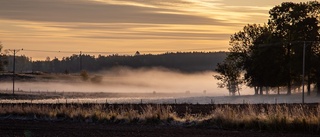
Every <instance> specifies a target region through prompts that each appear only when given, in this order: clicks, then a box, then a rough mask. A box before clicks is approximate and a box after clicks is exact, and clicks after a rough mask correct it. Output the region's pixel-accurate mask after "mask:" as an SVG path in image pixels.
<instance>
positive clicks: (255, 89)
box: [254, 86, 259, 95]
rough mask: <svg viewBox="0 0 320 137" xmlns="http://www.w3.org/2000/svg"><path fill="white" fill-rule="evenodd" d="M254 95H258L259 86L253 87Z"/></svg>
mask: <svg viewBox="0 0 320 137" xmlns="http://www.w3.org/2000/svg"><path fill="white" fill-rule="evenodd" d="M254 95H259V87H257V86H255V87H254Z"/></svg>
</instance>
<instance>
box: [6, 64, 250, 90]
mask: <svg viewBox="0 0 320 137" xmlns="http://www.w3.org/2000/svg"><path fill="white" fill-rule="evenodd" d="M94 75H98V76H102V77H103V79H102V82H101V83H99V84H94V83H91V82H90V81H86V82H74V81H73V82H66V81H56V82H17V83H16V90H18V89H19V90H22V91H56V92H110V93H154V92H155V93H183V94H186V93H190V95H198V96H199V95H203V96H207V95H210V96H225V95H228V91H227V90H226V89H221V88H218V86H217V82H218V81H217V80H216V79H214V77H213V75H216V73H215V72H211V71H210V72H209V71H208V72H201V73H191V74H189V73H181V72H178V71H171V70H168V69H163V68H152V69H146V68H143V69H128V68H115V69H112V70H108V71H103V72H99V73H96V74H92V73H90V72H89V76H91V77H93V76H94ZM0 89H1V90H11V89H12V83H11V82H4V83H1V87H0ZM241 94H242V95H248V94H253V91H252V89H250V88H246V87H243V89H242V91H241Z"/></svg>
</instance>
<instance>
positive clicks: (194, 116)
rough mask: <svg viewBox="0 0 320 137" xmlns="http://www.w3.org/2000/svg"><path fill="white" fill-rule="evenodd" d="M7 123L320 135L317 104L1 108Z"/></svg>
mask: <svg viewBox="0 0 320 137" xmlns="http://www.w3.org/2000/svg"><path fill="white" fill-rule="evenodd" d="M0 116H1V119H2V120H5V119H20V120H21V119H23V120H40V121H72V122H80V123H81V122H84V123H109V124H137V125H170V126H181V127H196V128H214V129H221V130H236V131H265V132H280V133H281V132H291V133H308V134H319V133H320V105H319V104H308V105H300V104H277V105H268V104H256V105H249V104H242V105H191V104H167V105H156V104H27V103H23V104H1V105H0Z"/></svg>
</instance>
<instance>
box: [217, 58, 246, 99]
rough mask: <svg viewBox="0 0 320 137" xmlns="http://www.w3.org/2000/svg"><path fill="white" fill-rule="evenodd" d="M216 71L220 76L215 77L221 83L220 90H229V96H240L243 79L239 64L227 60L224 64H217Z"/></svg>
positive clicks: (219, 84)
mask: <svg viewBox="0 0 320 137" xmlns="http://www.w3.org/2000/svg"><path fill="white" fill-rule="evenodd" d="M216 71H217V72H218V73H220V75H215V76H214V77H215V78H216V79H217V80H220V81H221V82H220V83H218V86H219V87H220V88H225V87H226V88H227V89H228V91H229V94H232V95H233V96H234V95H235V94H236V92H238V94H239V95H240V85H241V84H242V79H241V69H240V67H238V66H237V62H234V60H232V59H226V60H224V62H223V63H221V64H220V63H218V64H217V69H216Z"/></svg>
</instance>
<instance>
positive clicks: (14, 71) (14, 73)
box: [9, 49, 23, 95]
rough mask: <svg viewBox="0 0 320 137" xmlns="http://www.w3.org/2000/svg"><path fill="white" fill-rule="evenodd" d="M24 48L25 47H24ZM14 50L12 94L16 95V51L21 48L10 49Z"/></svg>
mask: <svg viewBox="0 0 320 137" xmlns="http://www.w3.org/2000/svg"><path fill="white" fill-rule="evenodd" d="M22 50H23V49H22ZM9 51H12V52H13V67H12V94H13V95H14V90H15V89H14V84H15V77H16V53H17V52H19V51H20V49H18V50H17V49H13V50H10V49H9Z"/></svg>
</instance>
